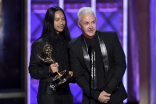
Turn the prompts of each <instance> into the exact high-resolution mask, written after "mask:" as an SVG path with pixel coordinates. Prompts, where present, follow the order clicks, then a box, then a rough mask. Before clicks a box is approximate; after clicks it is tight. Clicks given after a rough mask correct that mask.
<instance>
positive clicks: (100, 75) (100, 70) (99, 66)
mask: <svg viewBox="0 0 156 104" xmlns="http://www.w3.org/2000/svg"><path fill="white" fill-rule="evenodd" d="M91 40H93V41H94V45H93V48H94V50H95V59H96V60H95V64H96V65H95V67H96V77H97V90H102V87H103V86H104V82H105V78H104V67H103V62H102V55H101V49H100V44H99V40H98V36H97V35H95V36H94V37H93V38H92V39H88V38H86V37H85V41H86V44H87V46H88V48H89V47H90V46H91V42H90V41H91Z"/></svg>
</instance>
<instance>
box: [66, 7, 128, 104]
mask: <svg viewBox="0 0 156 104" xmlns="http://www.w3.org/2000/svg"><path fill="white" fill-rule="evenodd" d="M78 19H79V21H78V25H79V27H80V28H81V30H82V35H80V36H79V37H77V38H76V39H74V40H72V41H71V42H70V45H69V52H70V62H71V69H72V70H73V73H74V75H73V76H74V77H75V79H76V82H77V84H78V85H79V86H80V87H81V88H82V90H83V100H82V104H102V103H107V104H123V100H124V99H126V98H127V93H126V91H125V88H124V86H123V83H122V78H123V75H124V73H125V70H126V62H125V54H124V51H123V49H122V46H121V44H120V42H119V39H118V36H117V34H116V32H111V31H99V30H96V16H95V13H94V11H93V10H92V8H90V7H83V8H81V9H80V10H79V12H78Z"/></svg>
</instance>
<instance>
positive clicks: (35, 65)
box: [28, 43, 51, 79]
mask: <svg viewBox="0 0 156 104" xmlns="http://www.w3.org/2000/svg"><path fill="white" fill-rule="evenodd" d="M41 50H43V48H42V45H40V44H39V43H33V45H32V50H31V56H30V63H29V68H28V69H29V73H30V75H31V77H32V78H34V79H42V78H47V77H49V76H51V73H50V72H49V65H44V63H43V62H42V60H41V59H39V58H38V56H37V53H39V52H41Z"/></svg>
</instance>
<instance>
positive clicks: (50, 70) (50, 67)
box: [49, 63, 59, 73]
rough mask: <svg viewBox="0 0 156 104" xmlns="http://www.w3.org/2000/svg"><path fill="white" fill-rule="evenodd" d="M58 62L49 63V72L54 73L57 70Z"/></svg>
mask: <svg viewBox="0 0 156 104" xmlns="http://www.w3.org/2000/svg"><path fill="white" fill-rule="evenodd" d="M58 66H59V65H58V63H54V64H51V65H50V66H49V72H51V73H55V72H58Z"/></svg>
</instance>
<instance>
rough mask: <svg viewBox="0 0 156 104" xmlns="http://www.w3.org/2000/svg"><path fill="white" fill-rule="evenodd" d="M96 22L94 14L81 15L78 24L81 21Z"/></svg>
mask: <svg viewBox="0 0 156 104" xmlns="http://www.w3.org/2000/svg"><path fill="white" fill-rule="evenodd" d="M93 20H96V17H95V15H94V13H83V14H82V15H81V17H80V22H82V21H93Z"/></svg>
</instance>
